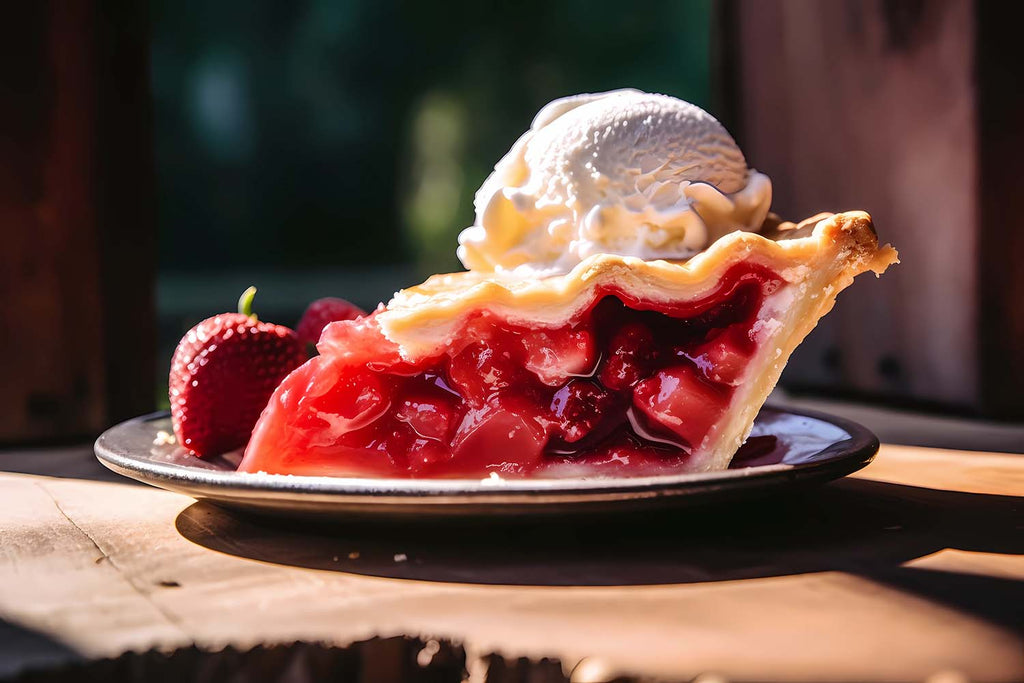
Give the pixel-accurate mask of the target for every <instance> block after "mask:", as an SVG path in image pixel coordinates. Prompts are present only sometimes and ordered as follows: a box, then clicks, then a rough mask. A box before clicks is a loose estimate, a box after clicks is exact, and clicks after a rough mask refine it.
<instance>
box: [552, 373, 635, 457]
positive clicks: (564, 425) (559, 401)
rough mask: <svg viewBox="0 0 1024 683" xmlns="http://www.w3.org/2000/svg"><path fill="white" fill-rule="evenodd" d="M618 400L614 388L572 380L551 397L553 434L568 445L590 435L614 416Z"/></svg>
mask: <svg viewBox="0 0 1024 683" xmlns="http://www.w3.org/2000/svg"><path fill="white" fill-rule="evenodd" d="M617 403H618V401H617V400H616V397H615V395H614V394H613V393H612V392H611V391H609V390H608V389H605V388H604V387H602V386H599V385H597V384H595V383H593V382H588V381H586V380H575V381H572V382H569V383H568V384H566V385H565V386H564V387H562V388H561V389H559V390H558V391H556V392H555V395H554V396H553V397H552V398H551V414H552V416H553V418H554V436H556V437H557V438H558V439H560V440H561V441H563V442H565V443H567V444H572V443H576V442H578V441H580V440H581V439H583V438H584V437H587V436H590V435H591V434H592V433H593V432H594V430H595V429H596V428H597V427H598V426H599V425H600V424H601V423H602V422H605V421H609V420H614V419H615V417H616V416H615V415H613V409H614V408H615V407H616V404H617ZM620 412H621V411H620Z"/></svg>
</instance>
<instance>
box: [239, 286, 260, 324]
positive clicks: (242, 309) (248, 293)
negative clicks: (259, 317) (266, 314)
mask: <svg viewBox="0 0 1024 683" xmlns="http://www.w3.org/2000/svg"><path fill="white" fill-rule="evenodd" d="M255 297H256V288H255V287H251V286H250V287H249V288H248V289H246V290H245V291H244V292H242V296H240V297H238V312H239V313H241V314H242V315H244V316H247V317H250V318H255V317H256V314H255V313H253V312H252V300H253V299H254V298H255Z"/></svg>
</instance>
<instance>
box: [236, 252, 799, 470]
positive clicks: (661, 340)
mask: <svg viewBox="0 0 1024 683" xmlns="http://www.w3.org/2000/svg"><path fill="white" fill-rule="evenodd" d="M781 283H782V280H781V279H780V278H779V277H778V276H777V275H776V274H775V273H773V272H771V271H770V270H768V269H766V268H763V267H759V266H753V265H750V264H741V265H736V266H733V267H732V268H731V269H729V270H728V271H727V272H726V273H725V274H724V275H723V277H722V278H721V280H720V281H719V284H718V286H717V287H716V288H715V289H714V291H712V292H711V293H710V294H708V295H707V296H705V297H703V298H701V299H699V300H695V301H691V302H685V303H669V304H665V303H661V302H654V301H647V300H643V299H638V298H636V297H634V296H630V295H628V294H626V293H624V292H621V291H617V290H614V289H604V290H600V291H598V292H597V293H596V295H595V298H594V302H593V303H592V305H591V306H590V307H588V308H587V309H586V310H585V311H584V312H582V313H581V314H580V315H579V316H577V318H576V319H575V320H574V321H572V323H571V324H570V325H566V326H563V327H560V328H557V329H550V328H530V327H526V326H523V325H513V324H510V323H508V322H507V321H505V320H502V319H500V318H498V317H496V316H494V315H492V314H490V313H488V312H479V313H477V314H474V315H472V316H470V317H469V318H468V319H467V320H466V322H465V323H464V325H463V327H462V328H461V329H460V330H459V332H458V334H456V335H454V341H453V342H452V343H451V344H450V345H449V347H448V348H446V349H445V351H444V352H443V353H441V354H439V355H436V356H433V357H431V358H427V359H423V360H421V361H419V362H417V363H415V364H412V363H408V362H406V361H404V360H402V359H401V357H400V356H399V353H398V347H397V346H396V345H395V344H393V343H392V342H390V341H388V340H387V339H386V338H385V337H384V335H383V334H382V332H381V330H380V328H379V326H378V324H377V321H376V319H375V315H371V316H368V317H366V318H363V319H360V320H357V321H344V322H338V323H333V324H332V325H330V326H329V327H328V328H327V330H325V332H324V336H323V338H322V339H321V343H320V348H321V351H322V355H320V356H318V357H316V358H314V359H312V360H310V361H309V362H307V363H306V364H305V365H303V366H302V367H300V368H299V369H297V370H295V371H294V372H293V373H292V374H291V375H289V376H288V377H287V378H286V379H285V380H284V381H283V382H282V384H281V385H280V386H279V387H278V389H277V391H276V392H275V394H274V396H273V397H272V398H271V400H270V403H269V404H268V406H267V408H266V410H265V411H264V413H263V416H262V417H261V418H260V422H259V423H258V424H257V426H256V429H255V430H254V432H253V437H252V439H251V441H250V443H249V446H248V448H247V450H246V454H245V458H244V459H243V461H242V464H241V466H240V469H241V470H242V471H249V472H259V471H264V472H270V473H278V474H303V475H330V476H372V477H472V478H484V477H487V476H488V475H489V474H490V473H492V472H494V473H497V474H498V475H500V476H502V477H524V476H531V475H532V476H545V475H547V476H568V475H573V474H580V475H584V474H585V475H590V476H601V475H606V476H623V475H638V474H653V473H663V472H666V471H672V470H673V469H674V468H678V467H680V466H682V465H684V464H685V462H686V460H687V458H688V457H689V454H690V453H691V451H692V450H693V449H694V448H695V447H699V445H700V444H701V442H702V440H703V439H704V437H705V436H706V435H707V433H708V431H709V430H710V428H711V427H712V426H713V425H714V424H715V423H716V422H717V421H718V419H719V418H720V417H721V416H722V413H723V412H724V411H725V409H726V407H727V406H728V404H729V401H730V399H731V397H732V394H733V392H734V390H735V386H736V385H737V384H738V382H739V381H740V376H741V374H742V371H743V370H744V368H745V367H746V364H747V362H748V361H749V359H750V357H751V356H752V355H753V353H754V352H755V350H756V342H755V341H754V333H755V330H754V322H755V321H756V320H757V314H758V312H759V311H760V309H761V306H762V304H763V302H764V299H765V297H766V296H768V295H769V294H771V293H772V292H774V291H775V290H776V289H777V288H778V287H779V286H780V284H781Z"/></svg>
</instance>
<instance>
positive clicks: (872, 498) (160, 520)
mask: <svg viewBox="0 0 1024 683" xmlns="http://www.w3.org/2000/svg"><path fill="white" fill-rule="evenodd" d="M16 456H17V454H10V453H9V454H0V469H9V468H22V469H24V468H23V467H22V465H24V464H25V463H27V462H31V463H32V466H33V467H34V468H36V469H35V471H36V472H40V471H46V469H47V468H46V467H45V465H43V464H42V463H43V459H44V458H46V457H47V455H46V454H45V453H43V452H37V453H35V454H33V457H31V458H27V457H20V458H19V457H16ZM52 457H53V460H52V469H51V470H50V471H52V472H54V473H57V472H61V473H68V474H70V475H71V476H66V477H61V476H43V475H41V474H26V473H5V474H0V539H2V544H0V634H3V635H4V636H5V637H3V638H0V675H3V674H4V673H7V674H10V673H12V672H13V671H15V670H18V669H21V668H24V667H26V666H31V665H39V664H40V663H54V662H58V661H62V660H64V659H67V658H74V657H86V658H99V657H109V656H117V655H119V654H121V653H123V652H125V651H127V650H146V649H148V648H152V647H157V648H162V649H173V648H178V647H182V646H187V645H197V646H199V647H202V648H206V649H216V648H220V647H223V646H225V645H234V646H236V647H239V648H248V647H251V646H254V645H257V644H260V643H264V644H277V643H289V642H293V641H295V640H305V641H315V642H327V643H333V644H339V645H341V644H347V643H349V642H352V641H354V640H360V639H365V638H369V637H371V636H374V635H382V636H391V635H399V634H406V635H412V636H417V635H423V636H428V637H447V638H451V639H453V640H454V641H456V642H458V643H462V644H464V645H465V646H466V648H467V652H468V653H469V655H470V661H471V663H473V662H476V664H477V665H478V666H477V671H478V674H479V663H480V662H482V661H484V660H483V657H484V655H485V654H486V653H489V652H499V653H501V654H503V655H505V656H507V657H519V656H526V657H530V658H534V659H539V658H541V657H553V658H557V659H559V660H561V662H562V666H563V667H565V670H566V671H567V672H568V670H569V669H571V668H572V667H574V666H575V665H576V664H577V663H578V662H580V661H581V660H584V659H586V666H587V667H590V668H589V670H591V671H593V670H594V669H595V668H596V669H597V670H600V671H604V672H615V671H621V672H628V673H630V674H634V675H636V674H641V675H647V676H657V677H662V678H668V679H673V680H681V679H682V680H689V679H690V678H692V677H694V676H696V675H698V674H701V673H707V672H715V673H718V674H721V675H723V676H725V677H726V678H727V679H728V680H765V679H772V680H783V679H785V680H924V679H926V678H927V677H929V676H932V675H935V674H939V673H942V672H957V673H959V674H961V675H964V676H966V677H968V678H969V679H970V680H988V681H1012V680H1020V679H1021V677H1022V676H1024V641H1022V637H1021V614H1020V608H1019V606H1020V605H1021V604H1024V591H1022V585H1024V583H1022V580H1024V559H1022V553H1024V542H1022V539H1021V534H1020V528H1019V527H1020V520H1021V499H1020V498H1019V496H1020V495H1021V494H1022V493H1024V459H1022V458H1021V457H1019V456H1012V455H1000V454H986V453H963V452H956V451H940V450H934V449H923V448H912V447H897V446H885V447H883V449H882V451H881V453H880V455H879V457H878V459H877V460H876V462H875V463H873V464H872V465H870V466H869V467H868V468H867V469H866V470H864V471H863V472H861V473H860V474H858V475H857V476H856V477H854V478H849V479H847V480H844V481H841V482H836V483H833V484H830V485H827V486H825V487H823V488H821V489H819V490H816V491H812V492H808V493H806V494H802V495H794V496H788V497H785V498H781V499H772V500H765V501H758V502H752V503H744V504H739V505H732V506H730V507H728V508H713V509H708V510H691V511H688V512H680V513H676V514H671V515H659V516H657V517H651V516H646V517H643V516H641V517H637V516H630V517H623V518H620V519H615V520H603V521H601V522H600V523H596V524H566V523H559V522H553V523H548V524H544V525H517V526H507V525H505V526H503V525H494V524H488V525H484V524H475V525H474V524H463V525H450V524H449V525H443V526H442V525H431V526H425V525H419V526H418V525H408V524H406V525H402V526H396V525H369V524H359V525H354V524H353V525H347V526H345V525H343V526H331V527H311V526H309V525H302V524H284V523H268V522H264V521H259V520H255V519H251V518H243V517H238V516H234V515H231V514H228V513H225V512H223V511H220V510H219V509H217V508H215V507H212V506H209V505H206V504H202V503H196V502H194V501H193V500H191V499H189V498H186V497H183V496H180V495H176V494H172V493H166V492H163V491H158V490H156V489H151V488H148V487H144V486H141V485H136V484H133V483H130V482H127V481H124V480H116V479H113V478H111V477H110V476H108V475H105V474H102V473H101V472H100V471H99V470H96V469H94V467H95V466H94V465H93V464H92V461H91V458H92V456H91V453H90V452H89V451H88V449H65V450H63V451H58V452H55V453H53V454H52ZM72 476H73V477H74V478H72ZM26 643H27V644H28V645H26ZM471 668H472V667H471ZM478 677H479V676H478ZM577 678H579V677H577ZM599 679H600V678H599V677H597V678H595V677H593V676H592V677H591V678H590V679H589V680H599Z"/></svg>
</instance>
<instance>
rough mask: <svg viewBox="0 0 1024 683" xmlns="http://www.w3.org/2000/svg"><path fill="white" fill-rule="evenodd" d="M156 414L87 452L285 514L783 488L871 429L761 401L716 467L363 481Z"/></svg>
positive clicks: (524, 510)
mask: <svg viewBox="0 0 1024 683" xmlns="http://www.w3.org/2000/svg"><path fill="white" fill-rule="evenodd" d="M170 432H171V419H170V417H169V416H168V415H167V414H166V413H158V414H153V415H146V416H143V417H137V418H135V419H133V420H128V421H127V422H123V423H121V424H119V425H117V426H116V427H112V428H111V429H109V430H108V431H106V432H104V433H103V435H102V436H100V438H99V439H98V440H97V441H96V455H97V457H99V459H100V461H101V462H102V463H103V464H104V465H106V466H107V467H109V468H110V469H112V470H114V471H115V472H118V473H120V474H123V475H125V476H127V477H131V478H132V479H137V480H139V481H141V482H145V483H147V484H152V485H153V486H158V487H160V488H163V489H167V490H170V491H176V492H178V493H184V494H186V495H189V496H192V497H194V498H203V499H206V500H209V501H210V502H213V503H215V504H218V505H221V506H223V507H228V508H234V509H239V510H245V511H253V512H263V513H269V514H274V515H291V516H304V517H311V516H321V517H322V516H327V517H339V518H340V517H351V516H367V515H369V516H376V517H384V518H395V517H404V516H415V517H422V516H424V515H436V516H453V515H454V516H463V515H465V516H473V517H479V516H521V515H530V514H559V515H561V514H574V513H584V514H588V513H597V512H614V511H620V510H636V509H643V508H655V507H662V506H679V505H698V504H706V503H711V502H719V501H723V500H730V499H736V498H745V497H750V496H756V495H764V494H768V493H772V492H777V491H783V490H786V489H790V488H793V487H796V486H801V485H806V484H812V483H819V482H824V481H828V480H830V479H836V478H838V477H842V476H845V475H847V474H850V473H851V472H855V471H856V470H859V469H860V468H862V467H864V466H865V465H866V464H868V463H869V462H870V461H871V459H872V458H873V457H874V455H875V453H876V452H877V451H878V439H877V438H876V437H875V435H874V434H872V433H871V432H869V431H868V430H867V429H865V428H864V427H862V426H860V425H858V424H856V423H853V422H850V421H848V420H843V419H840V418H837V417H832V416H829V415H823V414H818V413H810V412H803V411H792V410H783V409H780V408H773V407H769V406H766V407H765V408H763V409H762V410H761V413H760V414H759V415H758V417H757V421H756V422H755V424H754V429H753V431H752V432H751V438H750V439H748V441H747V443H746V444H745V445H744V447H743V448H742V449H741V450H740V452H739V453H737V456H736V458H734V461H733V465H732V467H731V468H730V469H728V470H726V471H724V472H707V473H701V474H679V475H662V476H654V477H636V478H599V479H598V478H593V479H584V478H576V479H519V480H497V481H491V480H486V481H480V480H476V479H419V480H410V479H363V478H341V477H307V476H286V475H277V474H247V473H240V472H235V471H234V470H235V467H236V466H237V464H238V460H239V459H240V454H239V453H234V454H228V455H225V456H219V457H217V458H213V459H204V460H200V459H199V458H195V457H192V456H190V455H188V454H187V453H186V452H185V451H184V450H182V449H181V448H179V447H177V446H176V445H174V444H173V443H167V442H168V439H167V438H166V437H167V435H168V434H169V433H170Z"/></svg>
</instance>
